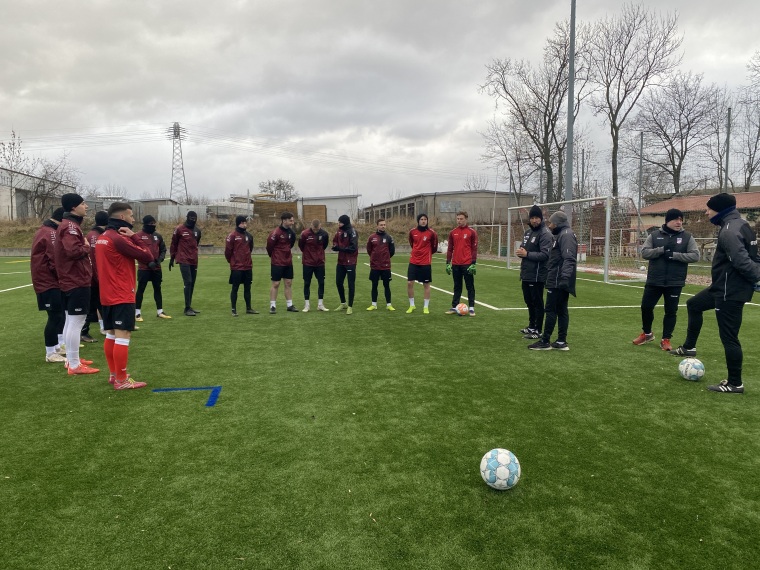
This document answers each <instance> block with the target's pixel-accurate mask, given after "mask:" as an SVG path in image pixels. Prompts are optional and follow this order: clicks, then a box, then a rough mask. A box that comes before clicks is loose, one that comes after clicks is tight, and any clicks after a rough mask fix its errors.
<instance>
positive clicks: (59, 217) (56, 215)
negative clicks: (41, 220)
mask: <svg viewBox="0 0 760 570" xmlns="http://www.w3.org/2000/svg"><path fill="white" fill-rule="evenodd" d="M65 213H66V210H64V209H63V208H56V209H55V210H54V211H53V213H52V214H51V215H50V217H51V218H52V219H54V220H55V221H57V222H62V221H63V214H65Z"/></svg>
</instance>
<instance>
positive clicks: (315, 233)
mask: <svg viewBox="0 0 760 570" xmlns="http://www.w3.org/2000/svg"><path fill="white" fill-rule="evenodd" d="M329 239H330V236H328V235H327V232H326V231H325V230H323V229H322V222H320V221H319V220H312V222H311V227H310V228H306V229H305V230H304V231H302V232H301V236H300V237H299V238H298V247H299V249H300V250H301V261H302V263H303V298H304V306H303V312H304V313H308V312H309V310H310V308H311V306H310V304H309V303H310V302H309V298H310V297H311V278H312V276H313V277H316V278H317V299H318V301H317V303H318V304H317V310H318V311H329V310H330V309H328V308H327V307H325V303H324V297H325V250H326V249H327V243H328V240H329Z"/></svg>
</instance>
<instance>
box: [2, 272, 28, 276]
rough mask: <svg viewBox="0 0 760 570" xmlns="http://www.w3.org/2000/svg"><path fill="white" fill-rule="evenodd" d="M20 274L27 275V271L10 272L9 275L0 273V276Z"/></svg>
mask: <svg viewBox="0 0 760 570" xmlns="http://www.w3.org/2000/svg"><path fill="white" fill-rule="evenodd" d="M22 273H26V274H27V275H29V272H28V271H11V272H10V273H0V275H21V274H22Z"/></svg>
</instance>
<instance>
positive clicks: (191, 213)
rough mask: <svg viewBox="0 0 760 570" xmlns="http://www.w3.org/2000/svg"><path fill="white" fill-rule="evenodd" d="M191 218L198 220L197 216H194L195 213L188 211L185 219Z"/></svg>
mask: <svg viewBox="0 0 760 570" xmlns="http://www.w3.org/2000/svg"><path fill="white" fill-rule="evenodd" d="M191 216H192V217H194V218H195V219H196V220H197V219H198V214H196V213H195V212H193V211H192V210H190V211H189V212H188V213H187V217H188V219H189V218H190V217H191Z"/></svg>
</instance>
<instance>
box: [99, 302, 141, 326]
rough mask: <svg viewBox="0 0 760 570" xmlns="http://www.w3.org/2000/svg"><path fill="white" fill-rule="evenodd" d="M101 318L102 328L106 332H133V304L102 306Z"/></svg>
mask: <svg viewBox="0 0 760 570" xmlns="http://www.w3.org/2000/svg"><path fill="white" fill-rule="evenodd" d="M100 315H101V316H102V317H103V328H104V329H105V330H107V331H110V330H114V329H118V330H120V331H133V330H135V304H134V303H121V304H120V305H103V306H102V307H101V308H100Z"/></svg>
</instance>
